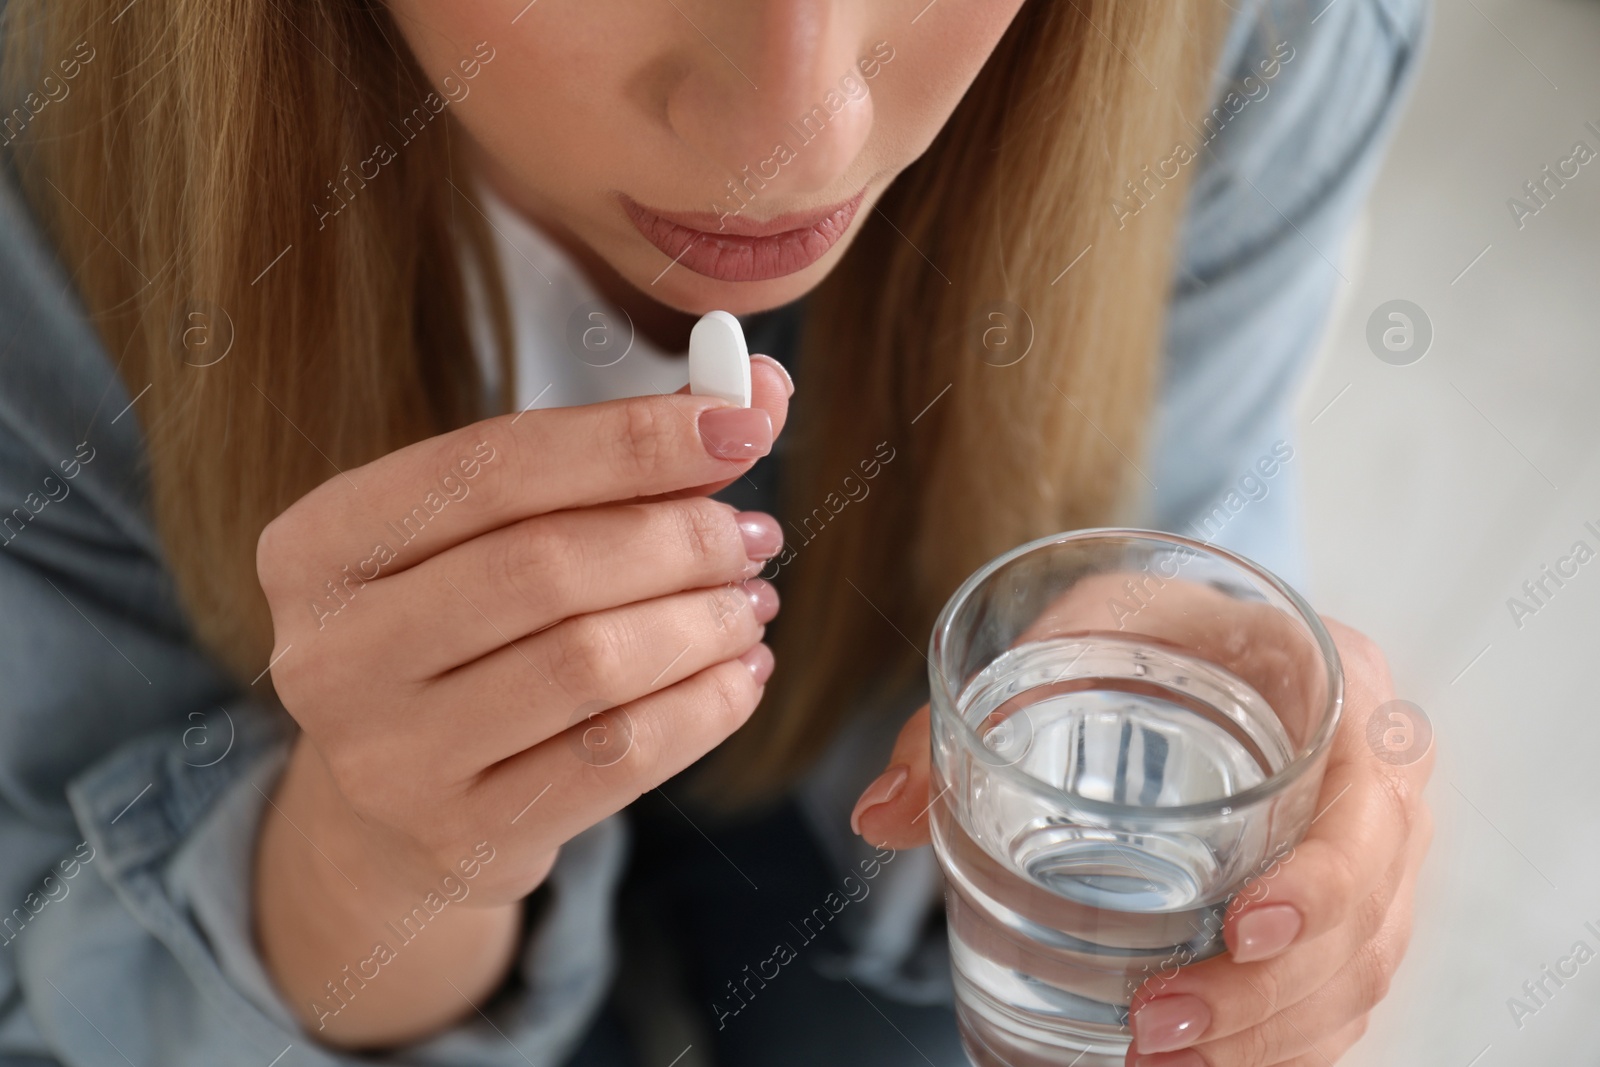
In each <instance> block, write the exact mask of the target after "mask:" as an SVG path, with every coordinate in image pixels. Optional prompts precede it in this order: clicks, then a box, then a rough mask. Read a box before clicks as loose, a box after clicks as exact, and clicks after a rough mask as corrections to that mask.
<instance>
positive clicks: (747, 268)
mask: <svg viewBox="0 0 1600 1067" xmlns="http://www.w3.org/2000/svg"><path fill="white" fill-rule="evenodd" d="M865 196H866V190H865V189H863V190H862V191H861V192H859V193H857V194H856V195H855V196H854V197H852V198H851V199H849V200H848V201H846V202H845V203H843V204H839V205H837V206H835V207H830V208H824V209H823V210H821V211H807V212H797V213H794V214H790V215H780V216H778V217H777V218H775V219H769V220H767V221H766V222H755V221H752V220H750V219H746V218H743V217H742V216H739V215H733V214H729V215H725V216H718V215H712V214H705V213H700V212H660V211H654V210H652V209H650V208H647V207H645V206H644V205H643V204H640V203H637V202H636V201H634V200H631V199H629V198H628V197H627V196H626V195H620V194H619V199H620V200H621V202H622V209H623V210H624V211H625V212H627V214H628V218H629V219H631V220H632V221H633V224H634V225H635V226H636V227H638V229H639V232H640V233H641V234H643V235H644V238H645V240H647V241H649V242H650V243H651V244H653V245H655V246H656V247H657V248H659V249H660V250H661V251H662V252H663V253H664V254H665V255H667V256H669V257H670V258H671V259H672V260H673V261H674V262H675V263H678V264H680V265H682V266H684V267H686V268H688V269H689V270H692V271H694V272H695V273H696V274H703V275H705V276H706V277H707V278H715V279H717V280H718V281H723V282H762V281H766V280H767V279H769V278H781V277H783V276H784V275H786V274H793V273H795V272H796V271H800V270H804V269H805V268H807V267H809V266H811V264H813V263H815V262H816V261H817V260H819V259H821V258H822V257H823V256H824V255H826V254H827V252H828V249H830V248H832V247H833V246H834V244H835V243H837V242H838V240H839V238H841V237H843V236H844V235H845V233H846V231H848V230H849V229H850V223H851V220H853V219H854V218H855V217H856V209H858V208H859V207H860V206H861V200H862V198H863V197H865Z"/></svg>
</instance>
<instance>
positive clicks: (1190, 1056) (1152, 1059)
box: [1133, 1051, 1206, 1067]
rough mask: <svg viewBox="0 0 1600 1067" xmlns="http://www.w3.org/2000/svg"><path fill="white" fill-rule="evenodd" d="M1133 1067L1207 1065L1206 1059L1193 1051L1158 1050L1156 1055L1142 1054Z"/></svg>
mask: <svg viewBox="0 0 1600 1067" xmlns="http://www.w3.org/2000/svg"><path fill="white" fill-rule="evenodd" d="M1133 1067H1206V1061H1205V1060H1203V1059H1201V1058H1200V1053H1198V1052H1193V1051H1186V1052H1158V1053H1156V1054H1155V1055H1154V1056H1140V1057H1139V1058H1138V1059H1136V1060H1134V1061H1133Z"/></svg>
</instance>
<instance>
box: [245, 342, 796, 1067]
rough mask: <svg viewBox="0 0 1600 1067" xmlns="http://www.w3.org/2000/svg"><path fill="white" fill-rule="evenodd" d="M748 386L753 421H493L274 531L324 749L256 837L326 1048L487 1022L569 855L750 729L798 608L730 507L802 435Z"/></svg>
mask: <svg viewBox="0 0 1600 1067" xmlns="http://www.w3.org/2000/svg"><path fill="white" fill-rule="evenodd" d="M751 369H752V384H753V388H754V394H755V400H754V404H753V406H752V407H751V408H749V409H741V408H733V407H730V406H728V405H727V404H726V403H725V402H723V401H720V400H717V399H715V398H711V397H697V396H690V395H687V394H684V393H678V394H673V395H669V396H649V397H640V398H635V399H629V400H620V401H615V402H610V403H604V404H595V405H590V406H587V407H580V408H556V409H548V410H539V411H527V412H524V413H522V414H520V415H516V416H510V415H508V416H502V417H499V418H494V419H489V420H486V421H484V422H480V423H477V424H474V425H472V426H469V427H466V428H464V429H462V430H459V431H455V432H452V433H447V434H444V435H441V436H439V437H435V438H432V439H429V440H426V441H422V442H419V443H417V444H415V445H412V446H409V447H407V448H404V449H401V450H399V451H397V452H394V453H392V454H390V455H387V456H384V457H383V458H381V459H378V460H376V461H374V462H372V463H369V464H367V465H366V466H363V467H360V468H357V469H355V470H351V471H349V472H347V473H346V474H344V475H342V476H336V477H334V478H331V479H329V480H328V481H327V482H325V483H324V484H323V485H321V486H319V487H318V488H317V489H315V490H313V491H312V492H310V493H308V494H307V495H306V496H305V497H303V498H302V499H301V500H299V501H298V502H296V503H295V504H294V505H293V506H291V507H290V508H289V509H288V510H287V511H285V512H284V513H283V514H282V515H280V516H279V517H278V518H277V519H275V520H274V521H273V522H272V523H270V524H269V525H268V526H267V528H266V529H265V530H264V531H263V532H262V535H261V540H260V544H259V547H258V552H257V567H258V571H259V575H260V579H261V586H262V589H263V590H264V592H265V593H266V595H267V599H268V601H269V603H270V605H271V608H272V619H273V626H274V660H273V667H272V679H273V684H274V686H275V687H276V689H277V692H278V695H279V698H280V699H281V700H282V702H283V705H284V707H285V708H287V709H288V711H289V713H290V714H291V715H292V716H293V717H294V718H295V720H296V721H297V722H298V723H299V724H300V726H301V728H302V731H303V732H302V735H301V736H300V738H299V739H298V741H297V743H296V745H295V748H294V751H293V753H292V755H291V757H290V763H289V767H288V768H287V770H286V772H285V774H284V777H283V779H282V781H281V782H280V784H279V786H278V789H277V791H276V793H275V794H274V811H269V812H268V813H267V814H266V815H265V817H264V820H263V825H262V831H261V835H260V838H259V841H258V846H257V857H256V878H255V881H256V927H257V938H258V940H259V941H260V943H261V948H262V955H263V958H264V960H265V961H266V963H267V965H268V969H269V971H271V972H272V974H273V977H274V979H275V980H276V981H277V982H278V984H279V987H280V989H281V990H282V991H283V992H285V993H286V994H288V999H289V1001H290V1002H291V1004H292V1005H293V1006H294V1007H295V1010H296V1011H297V1013H298V1014H300V1015H301V1017H302V1019H303V1020H304V1021H305V1022H307V1023H308V1024H309V1028H311V1029H314V1030H319V1031H321V1034H322V1036H323V1037H324V1038H325V1039H327V1040H331V1041H333V1042H335V1043H340V1044H350V1045H372V1044H386V1043H394V1042H396V1041H400V1040H408V1039H412V1038H415V1037H418V1036H421V1035H423V1034H426V1033H429V1032H432V1031H435V1030H438V1029H440V1028H442V1027H443V1026H446V1025H448V1024H450V1023H451V1022H453V1021H455V1019H457V1018H459V1017H460V1016H462V1015H463V1014H470V1013H471V1011H472V1005H473V1004H474V1003H477V1002H478V1001H479V1000H480V999H481V998H482V997H483V996H486V995H487V994H488V993H490V992H492V990H493V989H494V987H495V986H496V985H498V983H499V982H500V981H501V980H503V978H504V974H505V972H506V970H507V969H508V968H509V966H510V962H511V958H512V954H513V953H514V950H515V946H516V943H517V940H518V932H519V929H520V925H519V924H520V904H519V902H520V901H521V899H522V898H523V897H525V896H526V895H527V894H528V893H529V892H531V891H532V890H533V889H534V888H535V887H536V886H537V885H538V884H539V883H540V882H541V881H542V880H543V879H544V877H545V876H546V874H547V873H548V872H549V870H550V868H551V866H552V864H553V863H554V861H555V857H556V854H557V851H558V850H559V849H560V847H561V845H562V844H563V843H564V842H566V841H568V840H570V839H571V838H573V837H574V836H576V835H577V834H579V833H581V832H582V831H583V830H585V829H587V828H588V827H590V826H593V825H594V824H596V823H598V822H600V821H601V820H602V819H604V818H605V817H606V816H608V815H610V814H612V813H614V812H616V811H618V810H620V809H621V808H623V807H625V806H626V805H627V804H628V803H630V802H631V801H632V800H633V799H635V798H636V797H638V796H639V795H640V794H642V793H644V792H645V791H647V790H649V789H652V788H654V787H655V786H656V785H658V784H660V783H661V782H662V781H664V780H665V779H667V778H669V777H671V776H672V775H673V774H676V773H677V772H678V771H680V770H682V769H683V768H685V767H687V766H688V765H689V764H691V763H693V762H694V761H695V760H697V759H698V758H700V757H701V756H703V755H704V754H706V753H707V752H708V751H710V750H711V749H712V748H714V747H715V746H716V745H717V744H719V743H720V742H721V741H722V740H724V739H725V738H726V737H727V736H728V735H729V734H731V733H732V732H733V731H734V730H736V729H737V728H738V727H739V726H740V725H741V724H742V723H743V722H744V721H745V719H746V718H747V717H748V716H749V715H750V713H751V712H752V710H754V708H755V706H756V703H757V702H758V701H759V700H760V698H761V693H762V687H763V685H764V684H765V682H766V679H767V677H768V675H769V674H770V673H771V670H772V654H771V652H770V651H769V650H768V649H767V647H766V646H765V645H763V644H761V643H760V642H761V638H762V635H763V632H764V629H765V624H766V623H767V622H768V621H769V620H770V619H771V618H772V617H773V616H774V615H775V614H776V612H777V608H778V605H777V597H776V594H775V593H774V591H773V590H772V587H771V586H770V585H769V584H767V583H766V582H764V581H762V580H761V579H759V578H756V577H754V576H755V574H756V573H757V571H759V569H760V567H761V562H762V561H764V560H766V559H769V558H770V557H772V556H774V555H776V554H777V552H778V551H779V548H780V546H781V542H782V533H781V530H780V528H779V527H778V524H777V523H776V521H774V520H773V519H772V518H771V517H770V516H767V515H764V514H761V513H756V512H747V513H738V512H735V511H734V509H733V508H731V507H729V506H728V505H725V504H722V503H719V502H716V501H713V500H710V499H708V498H707V496H706V495H705V494H707V493H708V492H712V491H715V490H716V489H717V488H719V487H720V486H722V485H726V484H728V483H729V482H730V481H732V480H733V479H734V478H737V477H740V476H743V475H744V474H745V472H746V471H748V469H749V468H750V466H751V465H752V464H753V463H754V462H755V460H756V459H757V458H759V456H761V455H763V454H765V453H766V452H767V451H768V450H769V449H770V448H771V445H772V441H773V439H774V438H775V436H776V435H777V433H778V432H780V431H781V429H782V427H783V423H784V420H785V417H786V415H787V411H788V395H789V392H790V391H791V389H792V386H790V385H789V384H788V379H787V376H786V375H785V374H784V373H783V372H782V370H781V368H779V367H778V366H777V364H776V363H773V362H771V361H769V360H765V359H762V358H757V359H756V360H754V361H753V362H752V368H751ZM470 471H475V473H473V474H471V475H470V476H469V474H468V472H470ZM447 476H448V477H447ZM407 520H409V524H410V525H409V529H402V522H403V521H407ZM417 529H420V532H418V533H415V534H412V533H411V530H417ZM405 536H411V540H409V541H406V542H404V543H402V539H403V538H404V537H405ZM379 545H387V546H388V548H389V549H390V550H392V558H390V556H389V555H388V554H386V553H384V552H382V551H380V550H379V549H378V547H377V546H379ZM278 815H281V816H283V817H282V818H278V817H277V816H278ZM485 855H489V856H492V859H490V860H488V861H484V859H483V857H484V856H485ZM469 871H470V872H472V873H471V875H470V880H469V876H468V874H467V872H469ZM446 877H451V878H453V881H452V882H451V883H444V882H443V881H442V880H443V879H444V878H446ZM451 885H455V886H462V887H465V889H464V891H463V892H462V893H461V899H460V900H459V901H458V902H452V903H449V906H448V907H444V908H442V909H440V910H439V911H438V912H437V913H436V914H435V915H434V917H433V919H432V921H431V922H430V923H429V925H430V927H431V926H447V927H449V928H450V929H451V930H452V931H453V933H444V934H441V935H440V936H435V937H430V938H420V939H418V941H417V942H415V944H412V943H409V942H408V943H407V945H406V946H405V947H404V948H400V949H397V950H396V951H395V952H394V956H395V958H394V959H393V960H392V961H390V962H387V963H383V964H382V965H381V972H382V977H380V978H374V979H372V980H371V981H370V982H362V983H361V985H360V986H359V987H356V986H353V985H351V984H350V983H349V982H347V981H343V980H342V979H343V976H344V975H345V974H346V973H348V972H345V971H342V970H341V968H343V967H344V966H345V965H346V964H352V965H353V964H355V963H357V962H358V961H363V960H366V959H367V958H368V957H369V956H371V954H372V952H373V948H374V945H373V942H374V939H377V940H380V941H392V940H394V938H393V937H392V936H389V935H387V933H386V929H385V925H384V924H385V922H386V921H393V920H394V919H396V918H398V917H399V916H401V915H405V914H408V913H410V912H411V910H412V907H413V906H414V905H418V904H421V903H423V902H424V900H425V898H427V897H428V895H429V894H430V893H431V894H434V900H435V901H437V900H439V899H441V898H444V897H449V898H450V900H451V901H455V900H456V898H455V896H454V895H452V894H451V892H450V890H449V886H451ZM441 886H444V887H445V888H441ZM429 910H430V911H431V910H432V909H429ZM376 966H377V965H376V964H369V965H368V966H367V967H365V968H356V970H357V971H358V972H360V973H361V974H363V975H370V974H371V971H372V968H373V967H376ZM441 977H443V978H445V979H448V980H449V981H450V982H451V983H452V984H453V985H455V986H456V992H457V993H459V994H460V996H456V995H455V994H454V993H452V992H451V990H450V987H449V986H447V985H445V984H444V983H443V982H441V981H440V978H441ZM330 981H331V982H333V983H335V990H336V991H348V992H347V994H346V995H345V996H344V997H342V998H339V997H333V996H329V991H328V990H327V989H326V985H327V983H329V982H330ZM318 1001H320V1004H321V1007H318V1006H317V1002H318ZM335 1009H337V1010H335Z"/></svg>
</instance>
